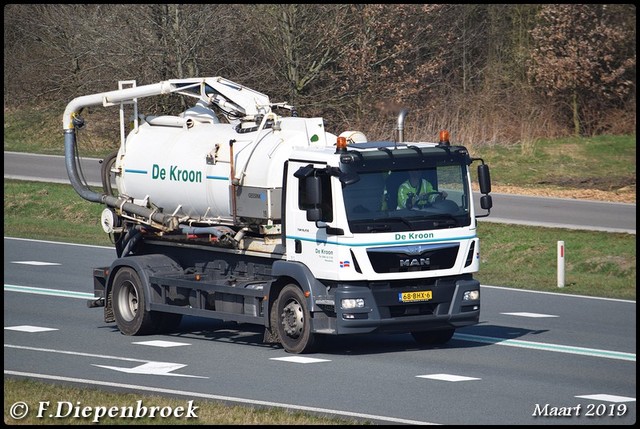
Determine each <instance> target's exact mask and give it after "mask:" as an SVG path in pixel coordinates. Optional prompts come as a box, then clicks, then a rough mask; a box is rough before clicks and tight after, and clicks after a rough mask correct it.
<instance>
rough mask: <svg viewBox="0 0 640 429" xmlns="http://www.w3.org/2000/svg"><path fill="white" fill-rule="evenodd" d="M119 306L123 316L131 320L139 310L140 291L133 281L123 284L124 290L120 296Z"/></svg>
mask: <svg viewBox="0 0 640 429" xmlns="http://www.w3.org/2000/svg"><path fill="white" fill-rule="evenodd" d="M118 307H119V308H120V313H121V315H122V317H123V318H124V319H125V320H126V321H127V322H130V321H132V320H133V319H134V318H135V317H136V313H137V312H138V293H137V292H136V288H135V287H134V286H133V283H131V282H125V283H123V284H122V290H121V292H120V295H119V296H118Z"/></svg>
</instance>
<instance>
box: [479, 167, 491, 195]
mask: <svg viewBox="0 0 640 429" xmlns="http://www.w3.org/2000/svg"><path fill="white" fill-rule="evenodd" d="M478 182H479V184H480V193H482V194H488V193H490V192H491V175H490V174H489V166H488V165H487V164H480V165H479V166H478Z"/></svg>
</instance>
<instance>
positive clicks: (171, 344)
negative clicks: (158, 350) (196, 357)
mask: <svg viewBox="0 0 640 429" xmlns="http://www.w3.org/2000/svg"><path fill="white" fill-rule="evenodd" d="M132 344H140V345H142V346H151V347H180V346H190V345H191V344H189V343H176V342H174V341H161V340H153V341H136V342H134V343H132Z"/></svg>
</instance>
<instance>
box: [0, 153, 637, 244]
mask: <svg viewBox="0 0 640 429" xmlns="http://www.w3.org/2000/svg"><path fill="white" fill-rule="evenodd" d="M81 166H82V170H83V172H84V174H85V177H86V179H87V182H88V183H89V184H91V185H95V186H100V183H101V181H100V163H99V160H98V159H94V158H84V159H83V160H82V162H81ZM4 177H5V178H12V179H22V180H36V181H45V182H56V183H66V184H68V183H69V178H68V176H67V171H66V168H65V163H64V157H63V156H53V155H33V154H23V153H16V152H5V153H4ZM491 195H492V198H493V209H492V210H491V214H490V215H489V216H488V217H484V218H480V219H479V221H480V222H499V223H507V224H522V225H535V226H543V227H549V228H568V229H583V230H593V231H606V232H620V233H629V234H635V233H636V205H635V204H622V203H606V202H600V201H584V200H574V199H560V198H543V197H531V196H522V195H511V194H498V193H492V194H491ZM479 198H480V195H479V194H477V193H476V194H475V199H476V206H477V207H480V204H479Z"/></svg>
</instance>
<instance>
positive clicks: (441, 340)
mask: <svg viewBox="0 0 640 429" xmlns="http://www.w3.org/2000/svg"><path fill="white" fill-rule="evenodd" d="M455 331H456V330H455V329H454V328H449V329H442V330H439V331H419V332H412V333H411V336H412V337H413V339H414V340H415V342H416V343H418V344H421V345H423V346H433V345H438V344H445V343H446V342H448V341H449V340H450V339H451V337H453V334H454V332H455Z"/></svg>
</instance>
